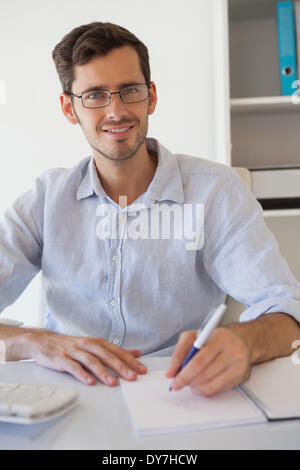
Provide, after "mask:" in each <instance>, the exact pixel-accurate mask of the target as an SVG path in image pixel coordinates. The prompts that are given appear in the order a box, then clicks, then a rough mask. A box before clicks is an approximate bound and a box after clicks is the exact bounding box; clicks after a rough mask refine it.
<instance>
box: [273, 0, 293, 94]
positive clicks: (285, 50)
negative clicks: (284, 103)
mask: <svg viewBox="0 0 300 470" xmlns="http://www.w3.org/2000/svg"><path fill="white" fill-rule="evenodd" d="M277 31H278V47H279V63H280V78H281V94H282V95H292V94H293V93H295V88H292V83H293V82H294V81H295V80H297V52H296V33H295V23H294V10H293V2H290V1H286V2H277Z"/></svg>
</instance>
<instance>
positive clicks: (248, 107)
mask: <svg viewBox="0 0 300 470" xmlns="http://www.w3.org/2000/svg"><path fill="white" fill-rule="evenodd" d="M230 106H231V112H232V114H252V113H254V114H258V113H262V114H263V113H273V112H275V113H277V112H299V111H300V96H296V95H292V96H262V97H257V98H233V99H231V100H230Z"/></svg>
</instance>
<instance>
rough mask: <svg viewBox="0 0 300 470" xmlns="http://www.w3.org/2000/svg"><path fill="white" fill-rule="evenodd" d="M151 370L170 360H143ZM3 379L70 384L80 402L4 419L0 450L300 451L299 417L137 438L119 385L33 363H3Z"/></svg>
mask: <svg viewBox="0 0 300 470" xmlns="http://www.w3.org/2000/svg"><path fill="white" fill-rule="evenodd" d="M142 362H144V363H145V365H147V367H148V369H149V370H159V369H166V367H167V365H168V363H169V358H166V357H152V358H151V357H148V358H144V359H142ZM0 381H2V382H5V381H6V382H24V383H34V384H35V383H37V384H53V385H57V386H68V387H73V388H75V389H77V390H78V391H79V392H80V398H79V404H78V405H77V407H76V408H74V409H73V410H72V411H70V412H69V413H68V414H66V415H64V416H63V417H60V418H57V419H55V420H53V421H49V422H47V423H40V424H34V425H30V426H27V425H21V424H11V423H10V424H9V423H0V449H1V450H4V449H49V450H52V449H57V450H58V449H70V450H73V449H84V450H86V449H88V450H92V449H93V450H99V449H105V450H113V449H128V450H130V449H134V450H137V449H143V450H147V449H151V450H155V449H157V450H161V449H165V450H167V449H168V450H174V449H180V450H181V449H185V450H188V449H190V450H195V449H197V450H201V449H298V450H299V449H300V419H294V420H284V421H277V422H272V423H270V422H269V423H264V424H259V425H250V426H239V427H231V428H223V429H208V430H202V431H193V432H185V433H173V434H169V435H164V434H161V435H157V436H152V437H143V438H136V437H135V436H134V433H133V430H132V427H131V422H130V416H129V413H128V410H127V406H126V404H125V401H124V398H123V396H122V392H121V390H120V386H119V385H118V386H117V387H113V388H108V387H107V386H105V385H102V384H100V383H97V385H95V386H87V385H84V384H81V383H80V382H78V381H77V380H76V379H74V378H73V377H72V376H71V375H69V374H67V373H62V372H56V371H53V370H50V369H45V368H43V367H40V366H38V365H37V364H35V363H34V362H31V361H20V362H8V363H6V364H0Z"/></svg>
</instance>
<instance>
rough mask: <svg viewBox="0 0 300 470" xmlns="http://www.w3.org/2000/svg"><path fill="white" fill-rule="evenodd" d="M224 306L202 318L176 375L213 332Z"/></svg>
mask: <svg viewBox="0 0 300 470" xmlns="http://www.w3.org/2000/svg"><path fill="white" fill-rule="evenodd" d="M226 308H227V305H225V304H221V305H219V306H218V307H217V308H216V310H213V311H212V312H210V314H209V315H208V317H207V318H206V319H205V320H204V324H203V325H202V328H201V329H200V330H199V331H198V335H197V338H196V340H195V341H194V344H193V346H192V348H191V349H190V351H189V352H188V354H187V356H186V358H185V359H184V361H183V362H182V364H181V366H180V367H179V369H178V371H177V373H176V375H177V374H179V372H180V371H181V369H182V368H183V367H184V366H186V364H187V363H188V362H189V361H190V360H191V359H192V357H193V356H194V355H195V354H196V353H197V352H198V351H199V349H200V348H202V346H203V345H204V343H205V342H206V341H207V339H208V338H209V337H210V335H211V333H212V332H213V330H214V328H215V327H216V326H217V325H218V324H219V323H220V321H221V319H222V317H223V315H224V313H225V310H226ZM204 325H205V326H204ZM203 326H204V327H203ZM169 390H170V391H171V390H172V387H170V388H169Z"/></svg>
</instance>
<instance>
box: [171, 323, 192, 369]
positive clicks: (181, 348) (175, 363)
mask: <svg viewBox="0 0 300 470" xmlns="http://www.w3.org/2000/svg"><path fill="white" fill-rule="evenodd" d="M196 337H197V330H195V331H185V332H183V333H182V334H181V335H180V337H179V340H178V343H177V345H176V348H175V351H174V352H173V355H172V357H171V362H170V365H169V368H168V370H167V371H166V377H174V376H175V375H176V373H177V371H178V369H179V367H180V366H181V364H182V362H183V360H184V359H185V357H186V355H187V354H188V352H189V350H190V349H191V347H192V346H193V343H194V341H195V339H196Z"/></svg>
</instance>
